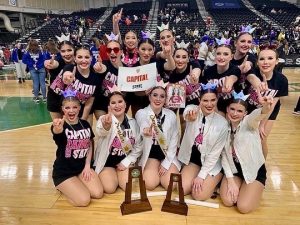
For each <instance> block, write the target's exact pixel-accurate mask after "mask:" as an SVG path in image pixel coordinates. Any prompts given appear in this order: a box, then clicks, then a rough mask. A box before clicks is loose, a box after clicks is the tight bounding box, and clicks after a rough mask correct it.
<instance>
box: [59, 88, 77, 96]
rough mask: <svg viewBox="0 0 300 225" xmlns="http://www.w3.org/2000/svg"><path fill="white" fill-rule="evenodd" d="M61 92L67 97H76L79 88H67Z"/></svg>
mask: <svg viewBox="0 0 300 225" xmlns="http://www.w3.org/2000/svg"><path fill="white" fill-rule="evenodd" d="M61 93H62V95H63V96H64V97H65V98H67V97H76V94H77V90H72V89H66V90H65V91H61Z"/></svg>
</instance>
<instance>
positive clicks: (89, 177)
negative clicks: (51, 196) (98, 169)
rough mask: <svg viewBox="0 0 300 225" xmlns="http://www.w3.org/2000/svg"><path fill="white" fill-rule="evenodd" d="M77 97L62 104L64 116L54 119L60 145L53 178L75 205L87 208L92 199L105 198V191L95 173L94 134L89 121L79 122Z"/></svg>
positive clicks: (55, 135) (54, 128)
mask: <svg viewBox="0 0 300 225" xmlns="http://www.w3.org/2000/svg"><path fill="white" fill-rule="evenodd" d="M69 94H70V92H69ZM74 96H75V93H71V96H69V97H66V98H65V99H64V100H63V101H62V111H63V114H64V116H63V118H62V119H61V118H55V119H53V124H52V126H51V131H52V133H53V140H54V141H55V143H56V145H57V151H56V159H55V162H54V165H53V173H52V177H53V182H54V185H55V187H56V188H57V189H58V190H59V191H61V192H62V193H63V194H64V195H65V197H66V198H67V199H68V201H69V202H70V203H71V204H72V205H74V206H87V205H88V204H89V203H90V201H91V198H97V199H99V198H101V197H102V196H103V187H102V184H101V182H100V180H99V178H98V176H97V174H96V173H95V171H94V170H93V169H91V159H92V145H91V143H92V140H93V138H94V133H93V131H92V128H91V126H90V125H89V123H88V122H87V121H85V120H81V119H79V117H78V115H79V111H80V102H79V100H78V99H77V98H76V97H74Z"/></svg>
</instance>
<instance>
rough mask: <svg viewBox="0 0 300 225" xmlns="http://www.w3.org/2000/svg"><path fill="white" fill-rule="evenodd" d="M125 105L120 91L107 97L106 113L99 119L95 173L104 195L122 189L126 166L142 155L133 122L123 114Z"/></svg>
mask: <svg viewBox="0 0 300 225" xmlns="http://www.w3.org/2000/svg"><path fill="white" fill-rule="evenodd" d="M125 108H126V103H125V100H124V96H123V94H122V93H120V92H112V93H111V94H110V96H109V106H108V110H109V112H108V114H106V115H102V116H100V118H99V120H98V122H97V126H96V131H97V134H98V135H99V140H98V143H97V149H96V153H95V162H94V166H95V171H96V173H98V174H99V175H98V176H99V178H100V180H101V182H102V183H103V189H104V192H105V193H109V194H110V193H113V192H115V191H116V189H117V187H118V186H120V188H121V189H123V190H125V187H126V183H127V180H128V167H129V166H130V165H131V164H134V163H135V162H136V161H137V158H138V157H139V156H140V155H141V153H142V148H141V147H142V140H141V136H140V131H139V127H138V125H137V123H136V121H135V120H134V119H132V118H130V117H128V116H127V115H126V114H125Z"/></svg>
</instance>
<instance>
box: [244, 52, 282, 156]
mask: <svg viewBox="0 0 300 225" xmlns="http://www.w3.org/2000/svg"><path fill="white" fill-rule="evenodd" d="M260 48H261V49H260V52H259V54H258V60H257V65H258V69H257V70H255V73H256V75H257V76H258V77H259V78H260V79H261V81H265V82H267V84H268V90H267V91H265V92H261V94H262V96H268V95H271V96H272V97H274V100H273V104H272V110H271V114H270V116H269V117H268V119H265V120H262V121H261V123H260V136H261V139H262V146H263V152H264V156H265V157H267V153H268V146H267V138H268V136H269V134H270V132H271V129H272V127H273V124H274V121H275V120H276V118H277V115H278V113H279V111H280V98H281V97H284V96H287V95H288V80H287V78H286V77H285V76H284V75H283V74H282V73H279V72H278V71H275V70H274V68H275V66H276V65H277V64H278V53H277V52H276V50H275V49H273V48H272V46H261V47H260ZM248 103H249V104H250V105H252V108H253V106H254V107H258V106H259V104H258V97H257V94H256V93H255V91H254V90H253V89H252V90H250V96H249V98H248Z"/></svg>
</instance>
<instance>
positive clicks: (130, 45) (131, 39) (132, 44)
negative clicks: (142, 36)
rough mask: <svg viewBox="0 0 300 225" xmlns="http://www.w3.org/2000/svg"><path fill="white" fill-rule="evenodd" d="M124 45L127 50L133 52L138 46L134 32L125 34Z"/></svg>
mask: <svg viewBox="0 0 300 225" xmlns="http://www.w3.org/2000/svg"><path fill="white" fill-rule="evenodd" d="M124 44H125V46H126V47H127V49H128V50H133V49H135V48H136V46H137V44H138V39H137V36H136V34H135V33H134V32H132V31H129V32H127V33H126V34H125V38H124Z"/></svg>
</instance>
